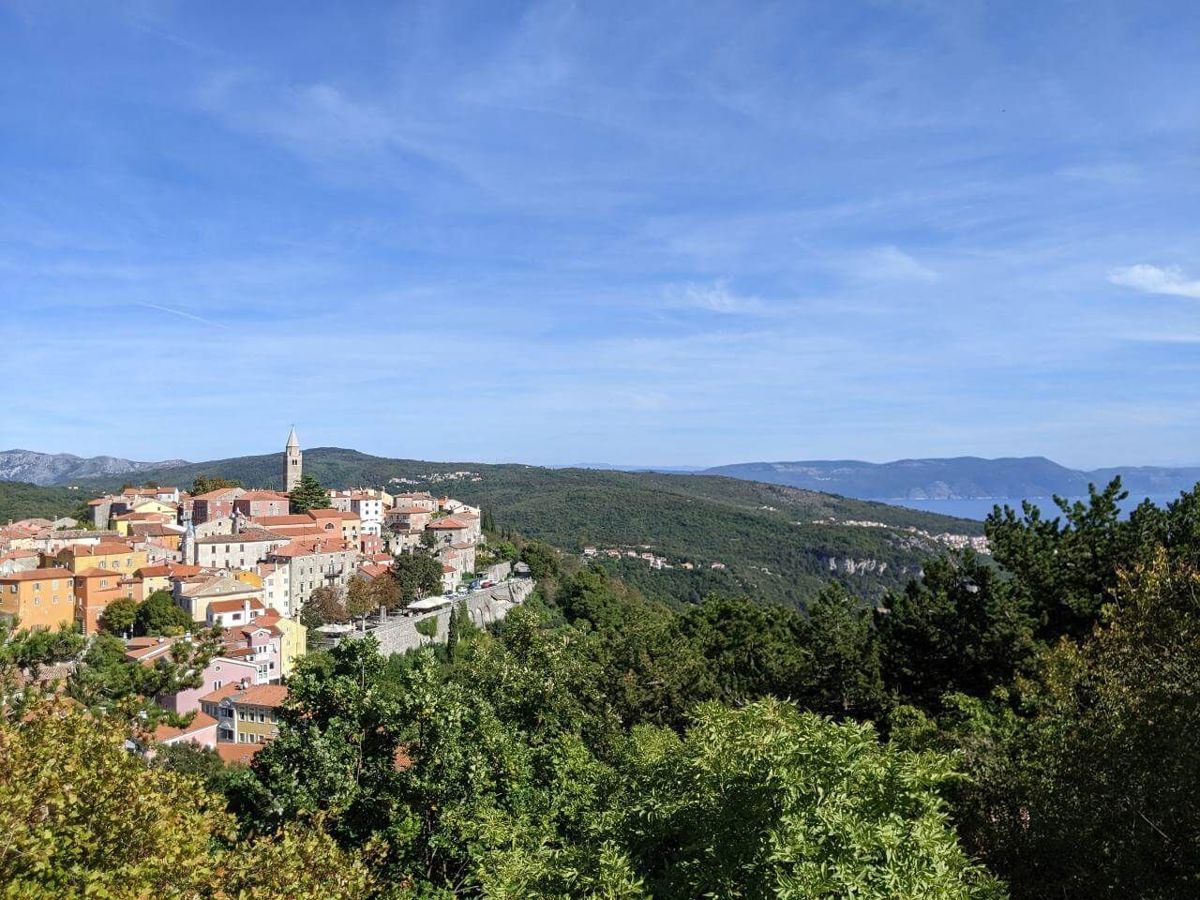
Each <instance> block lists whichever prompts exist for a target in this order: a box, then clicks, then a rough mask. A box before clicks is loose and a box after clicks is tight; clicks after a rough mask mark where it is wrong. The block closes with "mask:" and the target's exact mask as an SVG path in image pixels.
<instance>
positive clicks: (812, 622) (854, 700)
mask: <svg viewBox="0 0 1200 900" xmlns="http://www.w3.org/2000/svg"><path fill="white" fill-rule="evenodd" d="M806 624H807V627H806V628H805V640H804V644H805V649H806V651H807V657H808V661H807V674H806V676H805V679H804V681H805V684H804V687H803V688H802V689H800V690H799V691H798V692H797V695H796V697H795V699H796V700H797V701H799V702H800V703H801V704H802V705H803V706H805V707H806V708H807V709H810V710H812V711H814V712H819V713H822V714H825V715H831V716H836V717H839V718H840V717H844V716H849V717H852V718H856V719H867V718H872V717H874V716H875V715H877V714H878V713H879V711H880V710H881V709H882V708H883V705H884V702H883V681H882V678H881V676H880V668H879V642H878V639H877V637H876V634H875V629H874V628H873V627H872V622H871V610H870V608H868V607H866V606H864V605H863V604H862V603H861V602H860V601H859V600H857V599H856V598H854V597H853V596H851V595H850V594H849V593H847V591H846V590H845V588H843V587H842V586H841V585H838V584H833V585H830V586H829V587H827V588H826V589H825V590H823V591H821V593H819V594H818V595H817V596H816V599H814V600H813V601H812V602H811V603H810V604H809V605H808V620H807V623H806Z"/></svg>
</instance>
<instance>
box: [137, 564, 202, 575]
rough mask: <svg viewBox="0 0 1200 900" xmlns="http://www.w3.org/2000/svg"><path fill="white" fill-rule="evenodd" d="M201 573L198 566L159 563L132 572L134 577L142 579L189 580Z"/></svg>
mask: <svg viewBox="0 0 1200 900" xmlns="http://www.w3.org/2000/svg"><path fill="white" fill-rule="evenodd" d="M201 571H203V570H202V569H201V568H200V567H199V566H187V565H184V564H183V563H160V564H159V565H155V566H142V567H141V568H140V569H136V570H134V573H133V574H135V575H141V576H142V577H143V578H190V577H192V576H193V575H199V574H200V572H201Z"/></svg>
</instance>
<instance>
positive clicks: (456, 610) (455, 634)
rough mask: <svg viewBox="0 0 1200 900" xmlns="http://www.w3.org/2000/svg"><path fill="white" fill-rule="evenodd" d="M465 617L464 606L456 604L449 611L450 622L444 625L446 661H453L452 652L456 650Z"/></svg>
mask: <svg viewBox="0 0 1200 900" xmlns="http://www.w3.org/2000/svg"><path fill="white" fill-rule="evenodd" d="M466 615H467V610H466V606H465V605H464V604H461V603H456V604H454V606H453V607H451V609H450V620H449V621H448V622H447V623H446V659H450V660H452V659H454V652H455V650H457V649H458V640H459V637H460V634H459V632H460V630H461V629H462V627H463V625H462V619H464V618H465V617H466Z"/></svg>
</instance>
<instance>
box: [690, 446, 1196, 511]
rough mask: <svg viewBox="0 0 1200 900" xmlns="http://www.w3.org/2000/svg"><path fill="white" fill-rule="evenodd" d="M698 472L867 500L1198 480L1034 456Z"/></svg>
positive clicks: (1192, 471)
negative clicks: (1073, 466)
mask: <svg viewBox="0 0 1200 900" xmlns="http://www.w3.org/2000/svg"><path fill="white" fill-rule="evenodd" d="M704 474H707V475H725V476H728V477H731V478H744V479H748V480H751V481H763V482H767V483H770V484H785V485H788V486H789V487H798V488H805V489H807V490H811V491H826V492H828V493H832V494H840V495H842V496H844V497H858V498H862V499H872V500H889V499H892V500H969V499H991V498H996V499H1003V498H1020V497H1050V496H1052V495H1054V494H1059V495H1061V496H1068V497H1069V496H1079V495H1082V494H1086V493H1087V486H1088V484H1089V483H1095V484H1097V485H1103V484H1107V483H1108V482H1109V481H1111V480H1112V478H1113V476H1115V475H1120V476H1121V480H1122V481H1123V482H1124V484H1125V487H1126V488H1128V489H1129V492H1130V494H1131V495H1133V496H1137V495H1142V494H1167V493H1174V492H1176V491H1182V490H1189V489H1191V488H1192V487H1193V486H1194V485H1195V484H1196V482H1197V481H1200V466H1196V467H1185V468H1165V467H1157V466H1117V467H1113V468H1108V469H1095V470H1091V471H1087V470H1080V469H1068V468H1067V467H1066V466H1060V465H1059V464H1058V463H1056V462H1054V461H1052V460H1049V459H1046V458H1045V457H1041V456H1028V457H1020V458H1007V459H981V458H979V457H975V456H960V457H955V458H951V459H900V460H896V461H895V462H889V463H868V462H860V461H858V460H851V459H847V460H807V461H800V462H755V463H740V464H736V465H728V466H717V467H716V468H712V469H706V470H704Z"/></svg>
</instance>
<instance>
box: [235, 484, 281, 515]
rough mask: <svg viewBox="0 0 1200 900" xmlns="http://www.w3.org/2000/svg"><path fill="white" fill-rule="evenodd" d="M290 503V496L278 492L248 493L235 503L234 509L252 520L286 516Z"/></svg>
mask: <svg viewBox="0 0 1200 900" xmlns="http://www.w3.org/2000/svg"><path fill="white" fill-rule="evenodd" d="M289 502H290V501H289V500H288V495H287V494H281V493H279V492H278V491H246V492H245V493H243V494H242V495H241V496H240V497H238V498H237V499H236V500H234V501H233V508H234V509H235V510H237V511H238V512H239V513H241V514H242V515H243V516H247V517H249V518H252V519H257V518H260V517H262V516H286V515H287V514H288V509H289Z"/></svg>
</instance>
